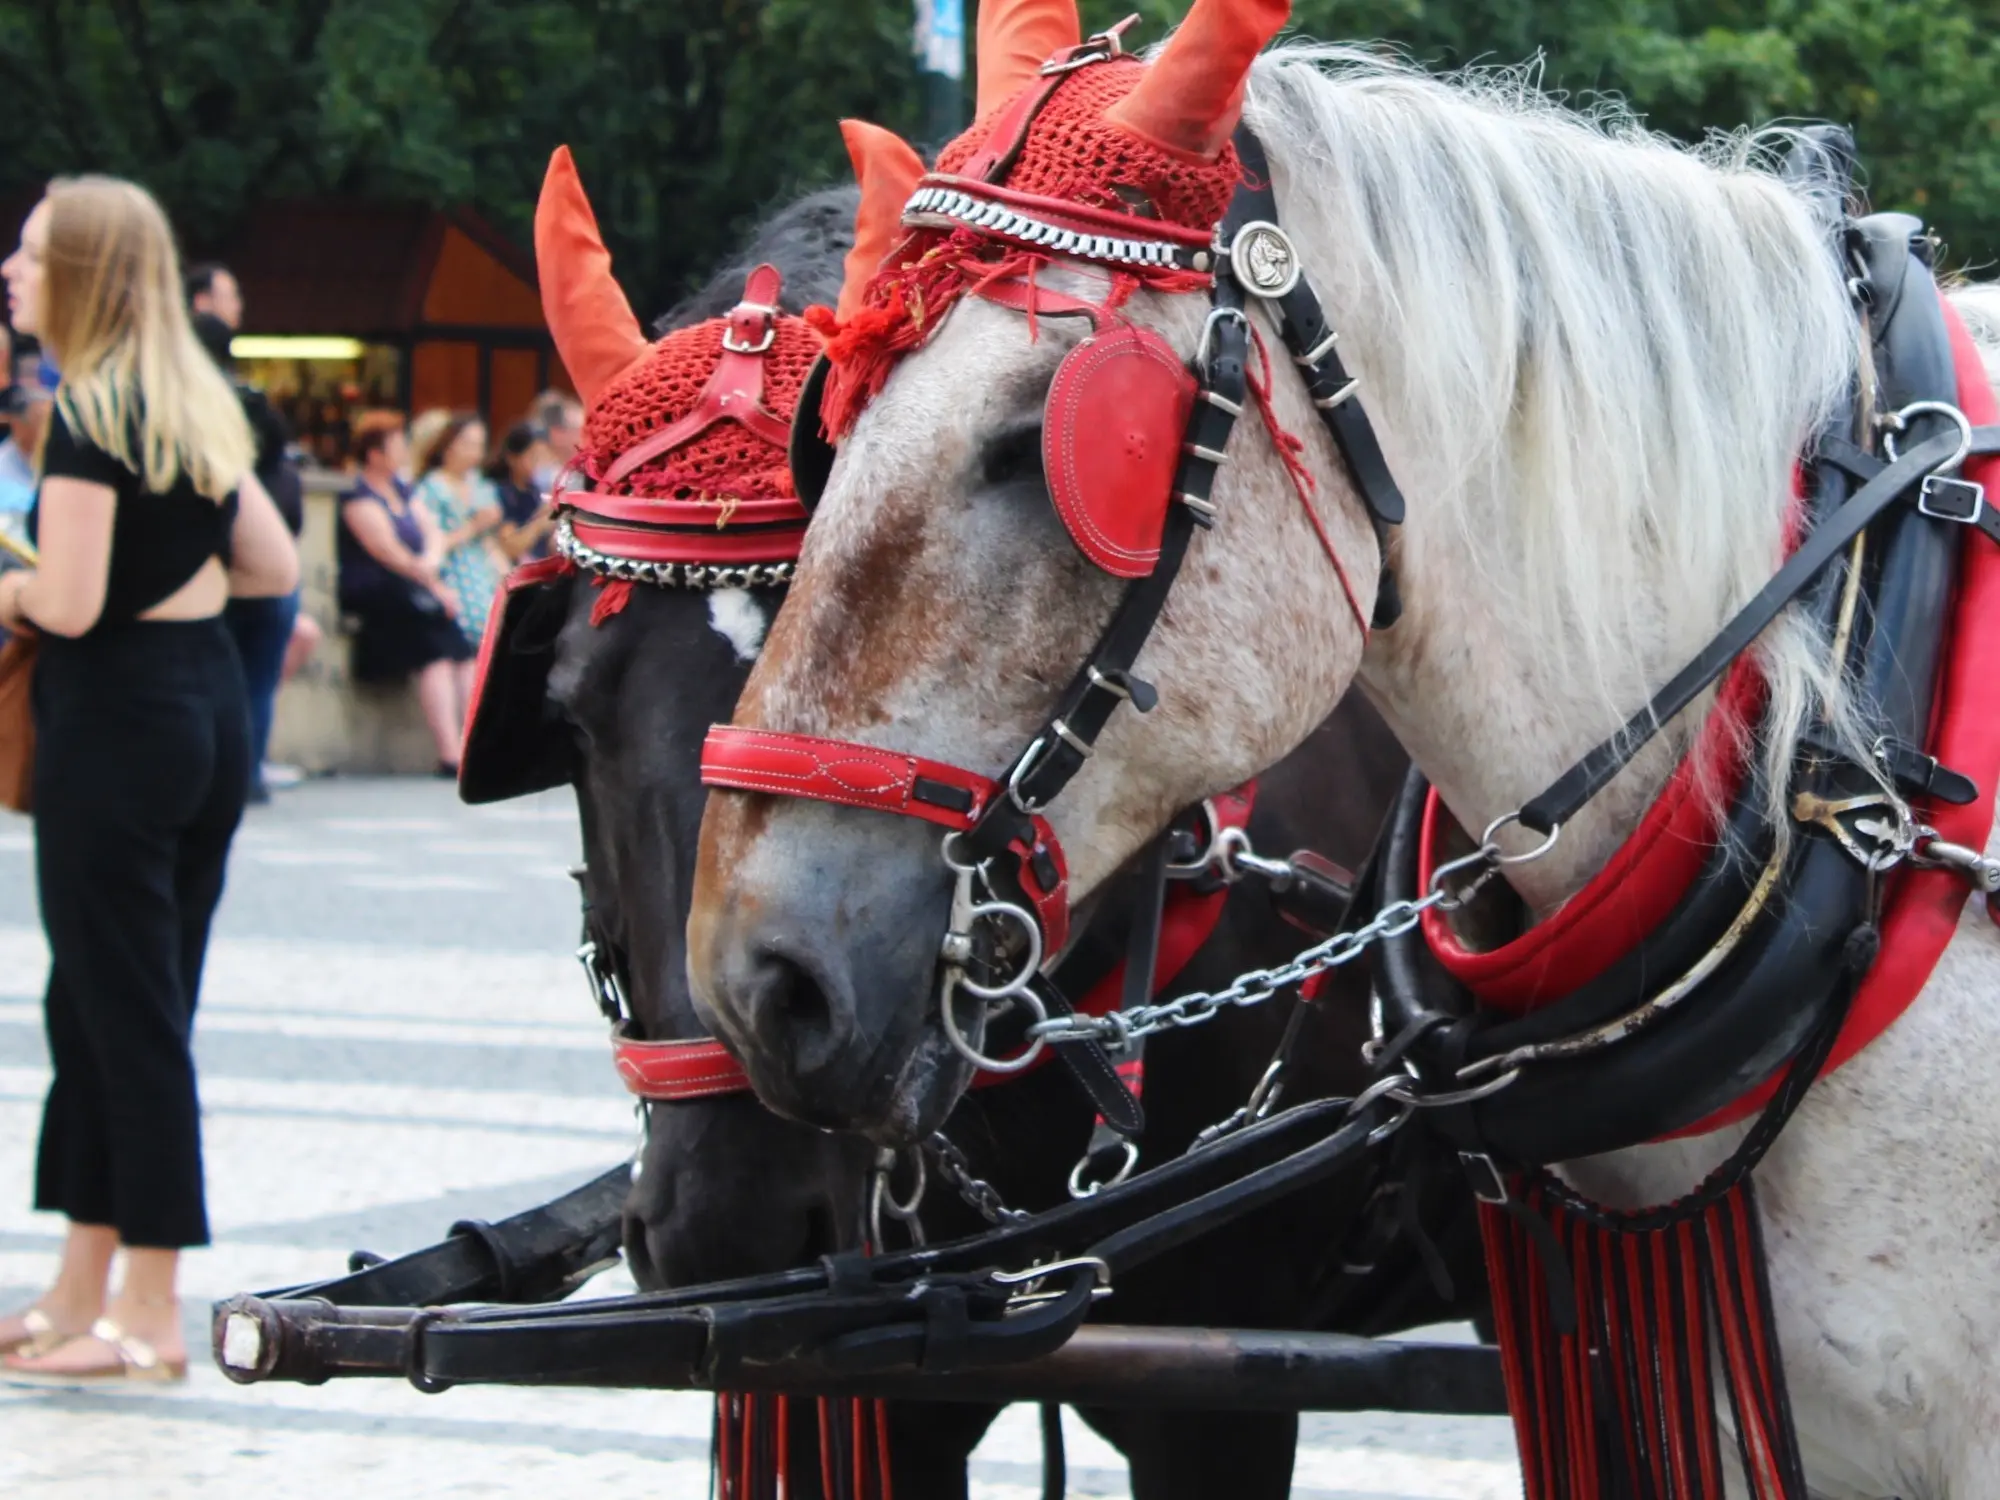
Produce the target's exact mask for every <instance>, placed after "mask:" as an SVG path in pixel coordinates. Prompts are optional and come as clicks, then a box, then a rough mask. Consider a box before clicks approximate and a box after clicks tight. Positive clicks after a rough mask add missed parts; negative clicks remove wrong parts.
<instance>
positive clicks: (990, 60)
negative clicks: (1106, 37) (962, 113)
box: [972, 0, 1082, 115]
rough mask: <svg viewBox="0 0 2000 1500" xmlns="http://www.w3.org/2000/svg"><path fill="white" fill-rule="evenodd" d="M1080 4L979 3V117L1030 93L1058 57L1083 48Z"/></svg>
mask: <svg viewBox="0 0 2000 1500" xmlns="http://www.w3.org/2000/svg"><path fill="white" fill-rule="evenodd" d="M1081 30H1082V27H1081V26H1080V25H1079V24H1078V22H1077V18H1076V0H979V24H978V29H977V31H976V32H975V33H974V36H973V43H972V47H973V58H974V61H975V62H976V63H977V64H978V67H979V102H978V104H977V106H976V112H977V113H978V114H981V115H983V114H986V113H987V112H988V111H989V110H993V109H997V108H998V107H999V106H1000V105H1002V104H1005V103H1006V102H1007V101H1008V100H1009V99H1011V98H1013V97H1014V96H1015V95H1016V94H1018V93H1020V92H1021V90H1022V89H1024V88H1026V87H1027V85H1028V82H1029V81H1030V80H1031V79H1033V78H1034V77H1035V75H1036V73H1037V72H1038V71H1039V69H1040V68H1041V66H1042V64H1043V63H1045V62H1047V61H1048V60H1049V59H1050V58H1051V57H1053V56H1055V54H1056V53H1058V52H1061V51H1062V50H1063V49H1065V48H1067V47H1074V46H1075V45H1076V44H1077V40H1078V33H1079V32H1081Z"/></svg>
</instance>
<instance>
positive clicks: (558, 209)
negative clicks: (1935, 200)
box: [535, 147, 819, 526]
mask: <svg viewBox="0 0 2000 1500" xmlns="http://www.w3.org/2000/svg"><path fill="white" fill-rule="evenodd" d="M535 259H536V266H537V271H538V273H539V276H540V280H541V287H542V306H543V310H544V312H545V313H546V315H547V317H548V321H549V328H550V331H551V333H552V334H553V335H554V338H555V343H556V348H557V350H558V352H559V353H560V354H561V355H562V358H563V363H564V365H565V366H566V367H567V369H568V370H569V373H570V378H571V379H572V380H574V381H575V382H576V389H577V394H578V395H579V396H581V397H582V399H583V405H584V422H583V441H582V443H581V444H580V445H579V447H578V451H577V464H578V466H579V467H580V469H581V471H582V473H583V475H584V478H585V480H586V481H587V483H588V485H589V487H590V489H591V490H592V491H594V492H596V493H598V494H601V495H611V496H629V497H632V498H635V499H645V500H658V501H667V502H679V503H681V504H687V503H694V504H705V505H713V506H715V507H716V513H715V524H716V525H718V526H720V525H723V524H726V523H727V521H728V520H729V517H730V515H731V514H732V513H733V512H734V510H735V509H736V508H737V507H738V506H739V505H741V504H743V503H744V502H746V501H758V500H765V501H770V500H795V499H796V498H797V497H796V494H795V492H794V490H793V488H792V478H791V471H790V469H789V467H788V466H787V465H786V462H785V437H786V432H787V429H788V428H789V427H790V424H791V418H792V412H793V411H794V410H795V409H796V408H797V406H798V400H799V389H800V387H801V386H802V385H803V384H804V383H805V375H806V370H807V367H808V366H810V365H811V363H812V361H813V358H814V356H815V355H816V354H817V353H818V352H819V350H818V341H817V340H816V339H815V337H814V336H813V334H812V332H811V331H810V330H809V329H808V328H807V327H806V325H805V323H804V322H803V321H802V320H801V319H799V318H796V317H791V316H788V315H785V314H782V313H780V312H779V311H778V295H779V292H780V291H781V290H782V284H781V282H780V280H779V277H778V273H777V272H776V271H775V270H774V269H772V268H771V267H769V266H759V267H758V268H757V269H756V270H755V271H753V272H751V273H750V276H749V278H748V280H747V282H746V284H745V287H744V296H743V301H742V303H741V304H739V305H738V306H737V307H736V308H735V309H734V310H733V311H732V312H731V313H730V314H729V315H728V316H727V317H723V318H711V319H709V320H708V321H707V322H704V323H699V324H696V325H695V326H694V327H692V328H682V329H677V330H675V331H674V332H673V333H670V334H668V335H667V336H666V337H665V338H663V339H661V340H659V341H658V342H657V343H650V342H648V340H647V339H646V336H645V334H644V333H643V332H642V331H641V330H640V327H639V320H638V319H637V318H636V317H635V316H634V315H633V313H632V309H631V306H630V305H629V304H628V303H627V302H626V300H625V294H624V292H623V291H621V290H620V289H619V286H618V282H617V280H616V278H614V277H613V276H612V274H611V256H610V252H609V251H607V250H606V249H605V247H604V240H603V237H602V235H601V234H600V233H599V232H598V227H597V218H596V215H595V214H593V213H592V212H591V208H590V200H589V199H588V198H587V197H585V195H584V191H583V184H582V182H581V180H580V179H579V178H578V176H577V172H576V164H575V162H574V161H573V160H572V159H571V157H570V154H569V149H568V148H567V147H561V148H558V150H557V151H556V153H555V155H554V156H553V157H552V158H551V160H550V162H549V170H548V176H547V177H546V179H545V180H544V181H543V184H542V196H541V199H540V201H539V202H538V203H537V204H536V207H535ZM725 365H726V366H727V368H725ZM642 448H646V449H649V450H651V451H647V452H645V453H644V454H643V456H641V457H639V458H638V461H636V462H634V461H633V460H634V456H635V455H640V451H641V449H642ZM800 520H801V523H803V513H801V516H800Z"/></svg>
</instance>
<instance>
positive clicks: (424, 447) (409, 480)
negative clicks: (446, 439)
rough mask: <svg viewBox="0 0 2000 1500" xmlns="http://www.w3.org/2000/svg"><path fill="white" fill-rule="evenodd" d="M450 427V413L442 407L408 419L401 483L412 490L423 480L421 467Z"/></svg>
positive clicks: (429, 408)
mask: <svg viewBox="0 0 2000 1500" xmlns="http://www.w3.org/2000/svg"><path fill="white" fill-rule="evenodd" d="M449 426H451V412H450V411H449V410H448V409H446V408H445V407H442V406H432V407H427V408H425V409H424V410H423V411H420V412H418V413H417V414H416V415H415V416H414V417H412V418H410V432H409V442H408V443H407V444H406V445H405V446H404V450H403V467H402V469H401V471H400V472H401V473H402V476H403V483H404V484H405V485H406V486H407V487H409V488H412V489H414V488H415V487H416V483H417V481H418V480H419V479H421V478H423V466H424V464H425V463H426V462H427V461H428V460H429V458H430V455H431V454H432V453H433V452H435V451H436V449H437V441H438V439H439V438H440V437H442V436H443V435H444V430H445V428H447V427H449Z"/></svg>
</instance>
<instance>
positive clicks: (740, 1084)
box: [611, 1036, 750, 1104]
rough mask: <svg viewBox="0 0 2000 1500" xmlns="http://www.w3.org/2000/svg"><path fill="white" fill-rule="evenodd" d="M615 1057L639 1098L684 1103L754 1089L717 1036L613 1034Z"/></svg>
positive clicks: (622, 1076) (627, 1085) (628, 1088)
mask: <svg viewBox="0 0 2000 1500" xmlns="http://www.w3.org/2000/svg"><path fill="white" fill-rule="evenodd" d="M611 1060H612V1062H613V1063H614V1064H615V1065H616V1066H617V1068H618V1076H619V1078H620V1079H621V1080H623V1082H624V1084H625V1089H626V1091H627V1092H628V1093H630V1094H632V1095H633V1096H634V1097H636V1098H640V1099H651V1100H654V1101H656V1102H659V1103H662V1104H681V1103H686V1102H687V1101H688V1100H691V1099H713V1098H717V1097H719V1096H721V1095H724V1094H747V1093H749V1092H750V1076H749V1075H748V1074H747V1073H745V1072H744V1071H743V1065H742V1064H741V1063H739V1062H737V1060H736V1059H735V1058H733V1057H731V1056H730V1055H729V1049H728V1048H726V1047H724V1046H723V1045H722V1043H720V1042H718V1041H716V1040H715V1039H714V1038H713V1037H705V1036H704V1037H696V1038H694V1039H692V1040H690V1041H667V1042H646V1041H641V1040H639V1039H638V1038H637V1037H629V1036H615V1037H613V1038H612V1039H611Z"/></svg>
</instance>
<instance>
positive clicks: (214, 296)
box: [181, 260, 243, 333]
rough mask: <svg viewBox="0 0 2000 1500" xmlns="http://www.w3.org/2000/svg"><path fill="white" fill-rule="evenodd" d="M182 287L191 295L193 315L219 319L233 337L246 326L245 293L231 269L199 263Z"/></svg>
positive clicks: (215, 264) (188, 272) (182, 283)
mask: <svg viewBox="0 0 2000 1500" xmlns="http://www.w3.org/2000/svg"><path fill="white" fill-rule="evenodd" d="M181 286H182V288H183V289H184V290H185V291H186V292H187V300H188V311H189V312H191V313H206V314H208V316H210V317H211V318H218V319H220V320H221V322H222V324H223V326H224V327H225V328H227V329H228V330H229V331H230V332H231V333H234V332H236V330H237V329H239V328H241V327H242V326H243V289H242V288H241V287H240V286H238V285H237V283H236V277H235V276H234V275H233V274H232V273H231V272H230V269H229V267H227V266H224V265H218V264H217V263H216V262H214V261H212V260H205V261H200V262H197V263H196V264H194V265H192V266H189V267H188V268H187V274H186V275H185V276H183V277H182V278H181Z"/></svg>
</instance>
